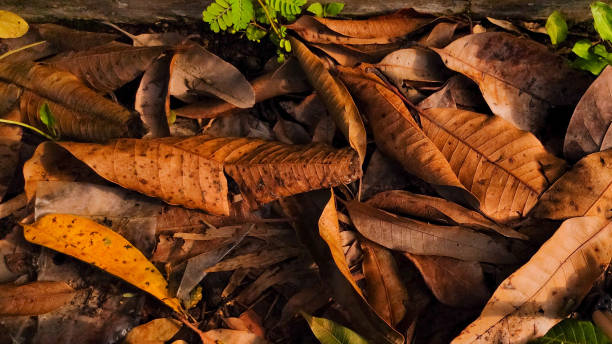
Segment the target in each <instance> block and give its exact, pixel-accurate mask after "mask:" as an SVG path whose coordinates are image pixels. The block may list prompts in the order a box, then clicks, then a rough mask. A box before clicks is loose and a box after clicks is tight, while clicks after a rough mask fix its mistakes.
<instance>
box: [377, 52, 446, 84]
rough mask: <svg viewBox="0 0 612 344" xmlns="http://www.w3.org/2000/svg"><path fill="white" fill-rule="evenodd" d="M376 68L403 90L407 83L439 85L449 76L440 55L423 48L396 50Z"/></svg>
mask: <svg viewBox="0 0 612 344" xmlns="http://www.w3.org/2000/svg"><path fill="white" fill-rule="evenodd" d="M374 66H376V68H378V69H379V70H380V71H381V72H383V73H384V74H385V76H387V78H389V80H391V81H392V82H393V83H394V84H395V86H396V87H397V88H402V86H403V85H404V82H405V81H406V82H408V83H410V82H413V81H416V82H419V83H425V84H434V85H439V84H441V83H442V82H444V81H445V80H446V79H447V78H448V74H449V71H448V70H447V69H446V67H445V66H444V63H442V60H441V59H440V57H439V56H438V54H436V53H435V52H433V51H431V50H429V49H423V48H407V49H400V50H396V51H394V52H392V53H391V54H389V55H387V56H385V58H384V59H382V60H381V61H380V62H379V63H377V64H375V65H374Z"/></svg>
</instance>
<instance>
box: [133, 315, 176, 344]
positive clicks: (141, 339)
mask: <svg viewBox="0 0 612 344" xmlns="http://www.w3.org/2000/svg"><path fill="white" fill-rule="evenodd" d="M182 326H183V324H181V322H180V321H178V320H174V319H170V318H159V319H153V320H151V321H149V322H148V323H146V324H142V325H140V326H136V327H134V328H133V329H132V330H131V331H130V332H129V333H128V334H127V336H125V339H124V341H123V343H124V344H141V343H142V344H164V343H165V342H167V341H169V340H170V339H172V337H174V335H175V334H177V332H178V331H179V330H180V329H181V327H182Z"/></svg>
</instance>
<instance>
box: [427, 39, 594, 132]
mask: <svg viewBox="0 0 612 344" xmlns="http://www.w3.org/2000/svg"><path fill="white" fill-rule="evenodd" d="M434 50H436V52H438V54H440V56H441V57H442V60H443V61H444V63H445V64H446V65H447V66H448V67H449V68H450V69H453V70H455V71H458V72H460V73H462V74H464V75H466V76H468V77H469V78H470V79H472V80H474V81H475V82H476V83H477V84H478V86H480V90H481V91H482V93H483V96H484V98H485V99H486V101H487V103H488V104H489V106H490V107H491V110H492V111H493V113H494V114H496V115H498V116H501V117H503V118H504V119H506V120H507V121H509V122H511V123H513V124H514V125H516V126H517V127H519V128H520V129H523V130H527V131H531V132H534V133H539V132H540V131H541V130H542V129H543V127H544V126H545V124H546V120H547V118H548V112H549V110H550V109H551V108H552V107H554V106H563V105H571V104H573V103H575V102H576V101H577V100H578V99H579V97H580V95H581V94H583V93H584V90H585V89H586V87H587V85H588V84H589V78H588V76H587V75H586V74H585V73H582V72H580V71H577V70H575V69H572V68H571V67H570V66H569V64H568V63H567V62H566V61H565V60H564V59H563V58H562V57H560V56H559V55H556V54H553V53H552V52H550V51H549V50H548V48H546V46H544V45H541V44H539V43H536V42H535V41H531V40H527V39H521V38H517V37H514V36H512V35H510V34H507V33H503V32H486V33H481V34H472V35H468V36H465V37H462V38H459V39H457V40H456V41H454V42H452V43H451V44H449V45H448V46H447V47H446V48H444V49H434Z"/></svg>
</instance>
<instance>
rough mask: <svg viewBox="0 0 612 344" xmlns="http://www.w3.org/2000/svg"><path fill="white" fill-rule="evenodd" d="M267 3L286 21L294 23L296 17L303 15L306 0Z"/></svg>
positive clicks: (281, 0) (278, 0)
mask: <svg viewBox="0 0 612 344" xmlns="http://www.w3.org/2000/svg"><path fill="white" fill-rule="evenodd" d="M267 3H268V4H270V6H272V8H274V10H276V11H278V12H279V13H280V14H281V16H283V17H284V18H285V19H287V20H289V21H292V20H295V16H296V15H298V14H300V13H302V6H304V5H305V4H306V0H267Z"/></svg>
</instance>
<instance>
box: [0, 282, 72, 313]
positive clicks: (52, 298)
mask: <svg viewBox="0 0 612 344" xmlns="http://www.w3.org/2000/svg"><path fill="white" fill-rule="evenodd" d="M75 293H76V292H75V290H74V289H72V287H70V286H69V285H68V284H66V283H65V282H52V281H44V282H32V283H28V284H24V285H14V284H2V285H0V315H2V316H7V315H39V314H45V313H48V312H52V311H53V310H55V309H57V308H60V307H62V306H63V305H65V304H67V303H68V302H70V300H72V298H73V297H74V295H75Z"/></svg>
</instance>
